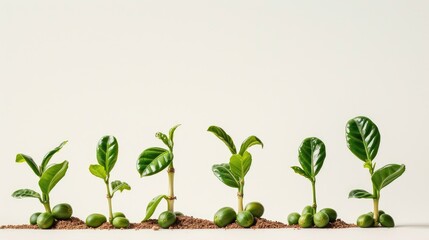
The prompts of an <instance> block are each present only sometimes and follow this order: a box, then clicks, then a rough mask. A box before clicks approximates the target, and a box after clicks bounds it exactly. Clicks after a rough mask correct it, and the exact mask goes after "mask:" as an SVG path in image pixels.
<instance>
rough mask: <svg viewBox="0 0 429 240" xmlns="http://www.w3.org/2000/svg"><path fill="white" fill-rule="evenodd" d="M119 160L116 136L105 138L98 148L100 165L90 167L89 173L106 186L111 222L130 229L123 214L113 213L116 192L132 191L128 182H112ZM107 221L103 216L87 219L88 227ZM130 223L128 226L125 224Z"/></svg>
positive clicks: (93, 216) (98, 215) (91, 216)
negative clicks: (114, 168)
mask: <svg viewBox="0 0 429 240" xmlns="http://www.w3.org/2000/svg"><path fill="white" fill-rule="evenodd" d="M117 160H118V141H117V140H116V138H115V137H114V136H104V137H102V138H101V139H100V141H99V142H98V146H97V162H98V164H93V165H90V166H89V171H90V172H91V173H92V175H94V176H96V177H99V178H101V179H102V180H103V182H104V184H105V185H106V191H107V205H108V208H109V222H110V223H113V225H114V226H115V227H118V226H117V224H115V222H120V223H121V224H119V225H121V226H119V227H128V225H129V221H128V219H126V218H125V215H123V213H120V212H118V213H115V214H114V213H113V211H112V198H113V197H114V196H115V193H116V192H118V191H119V192H122V191H123V190H131V187H130V185H128V184H127V183H126V182H121V181H119V180H115V181H112V182H110V173H111V171H112V170H113V167H114V166H115V164H116V162H117ZM116 217H119V218H121V219H119V221H114V220H115V219H116ZM105 221H106V218H105V217H104V216H103V215H101V214H91V215H90V216H88V218H87V221H86V222H87V225H88V226H90V227H98V226H100V225H101V224H102V223H103V222H105ZM123 223H128V224H123ZM97 225H98V226H97Z"/></svg>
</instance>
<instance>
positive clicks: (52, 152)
mask: <svg viewBox="0 0 429 240" xmlns="http://www.w3.org/2000/svg"><path fill="white" fill-rule="evenodd" d="M67 142H68V141H64V142H62V143H61V144H60V145H59V146H58V147H56V148H54V149H53V150H51V151H50V152H48V153H47V154H46V155H45V157H44V158H43V160H42V164H41V165H40V172H41V173H43V172H44V171H45V169H46V166H47V165H48V163H49V160H51V158H52V156H54V154H55V153H57V152H58V151H60V150H61V148H63V146H64V145H66V143H67Z"/></svg>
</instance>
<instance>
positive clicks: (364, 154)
mask: <svg viewBox="0 0 429 240" xmlns="http://www.w3.org/2000/svg"><path fill="white" fill-rule="evenodd" d="M380 138H381V136H380V132H379V131H378V127H377V125H375V123H373V122H372V121H371V120H370V119H369V118H367V117H362V116H360V117H355V118H353V119H351V120H350V121H348V122H347V125H346V140H347V147H348V148H349V149H350V151H351V152H352V153H353V154H354V155H355V156H356V157H358V158H359V159H360V160H362V161H363V162H364V164H363V167H364V168H367V169H368V171H369V174H370V176H371V182H372V193H370V192H368V191H365V190H362V189H355V190H352V191H351V192H350V194H349V198H366V199H372V200H373V204H374V212H373V213H372V215H373V216H372V217H373V221H371V218H368V217H366V216H363V215H362V216H361V217H359V219H358V225H359V226H361V227H369V226H370V225H373V226H378V223H379V220H380V223H381V224H382V225H383V226H388V227H393V226H394V222H393V219H392V218H391V217H390V216H389V215H387V214H381V215H380V214H379V212H380V211H379V201H380V192H381V189H383V188H384V187H386V186H387V185H389V184H390V183H391V182H393V181H394V180H395V179H397V178H398V177H400V176H401V175H402V174H403V173H404V172H405V165H404V164H388V165H386V166H384V167H382V168H379V169H378V170H375V165H376V164H375V162H374V158H375V156H376V155H377V152H378V148H379V146H380ZM383 215H385V216H383ZM368 219H369V220H368ZM382 220H383V221H382ZM371 223H372V224H371Z"/></svg>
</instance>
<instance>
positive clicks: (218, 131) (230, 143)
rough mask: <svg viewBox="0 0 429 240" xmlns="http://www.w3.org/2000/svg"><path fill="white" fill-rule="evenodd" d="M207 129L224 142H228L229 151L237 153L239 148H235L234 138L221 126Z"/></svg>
mask: <svg viewBox="0 0 429 240" xmlns="http://www.w3.org/2000/svg"><path fill="white" fill-rule="evenodd" d="M207 131H209V132H212V133H213V134H214V135H215V136H216V137H218V138H219V139H220V140H222V142H224V143H225V144H226V146H227V147H228V148H229V151H231V153H232V154H236V153H237V149H236V148H235V145H234V141H232V138H231V137H230V136H229V135H228V134H227V133H226V132H225V131H224V130H223V129H222V128H220V127H217V126H210V127H209V128H208V129H207Z"/></svg>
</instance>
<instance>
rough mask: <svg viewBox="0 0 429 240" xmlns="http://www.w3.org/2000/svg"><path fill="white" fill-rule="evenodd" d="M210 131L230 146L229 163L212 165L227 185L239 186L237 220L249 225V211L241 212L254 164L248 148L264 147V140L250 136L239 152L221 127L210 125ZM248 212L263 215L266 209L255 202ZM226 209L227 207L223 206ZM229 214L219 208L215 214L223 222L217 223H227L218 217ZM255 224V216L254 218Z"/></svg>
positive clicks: (217, 175) (216, 174) (215, 172)
mask: <svg viewBox="0 0 429 240" xmlns="http://www.w3.org/2000/svg"><path fill="white" fill-rule="evenodd" d="M207 131H209V132H212V133H213V134H214V135H215V136H216V137H218V138H219V139H220V140H221V141H222V142H224V143H225V145H226V146H227V147H228V149H229V151H230V152H231V154H232V156H231V157H230V159H229V163H221V164H215V165H213V167H212V171H213V173H214V175H215V176H216V177H217V178H218V179H219V180H220V181H221V182H223V183H224V184H225V185H227V186H229V187H232V188H237V189H238V192H237V198H238V215H237V221H238V223H239V224H240V225H241V226H243V227H249V226H250V225H251V224H250V223H249V220H248V219H249V215H248V214H247V213H243V214H240V213H241V212H243V197H244V184H245V179H244V178H245V176H246V175H247V173H248V172H249V170H250V166H251V164H252V155H251V154H250V153H249V152H248V151H247V149H248V148H249V147H251V146H253V145H261V147H264V144H263V143H262V141H261V140H260V139H259V138H257V137H256V136H250V137H248V138H247V139H246V140H244V142H243V143H242V144H241V147H240V151H239V152H238V153H237V150H236V147H235V144H234V141H233V140H232V138H231V137H230V136H229V135H228V134H227V133H226V132H225V131H224V130H223V129H222V128H220V127H217V126H210V127H209V128H208V130H207ZM247 208H248V209H246V210H248V212H250V213H252V214H253V215H254V217H261V216H262V214H263V211H264V208H263V206H262V204H260V203H257V202H253V203H249V204H248V207H247ZM223 209H226V208H223ZM224 215H228V216H229V217H228V218H229V219H230V215H229V214H225V213H223V210H222V209H221V210H219V211H218V212H217V213H216V214H215V223H216V224H217V222H222V223H221V224H217V225H218V226H222V225H225V224H223V222H224V221H223V220H219V219H218V218H222V217H221V216H224ZM252 224H253V218H252Z"/></svg>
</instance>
